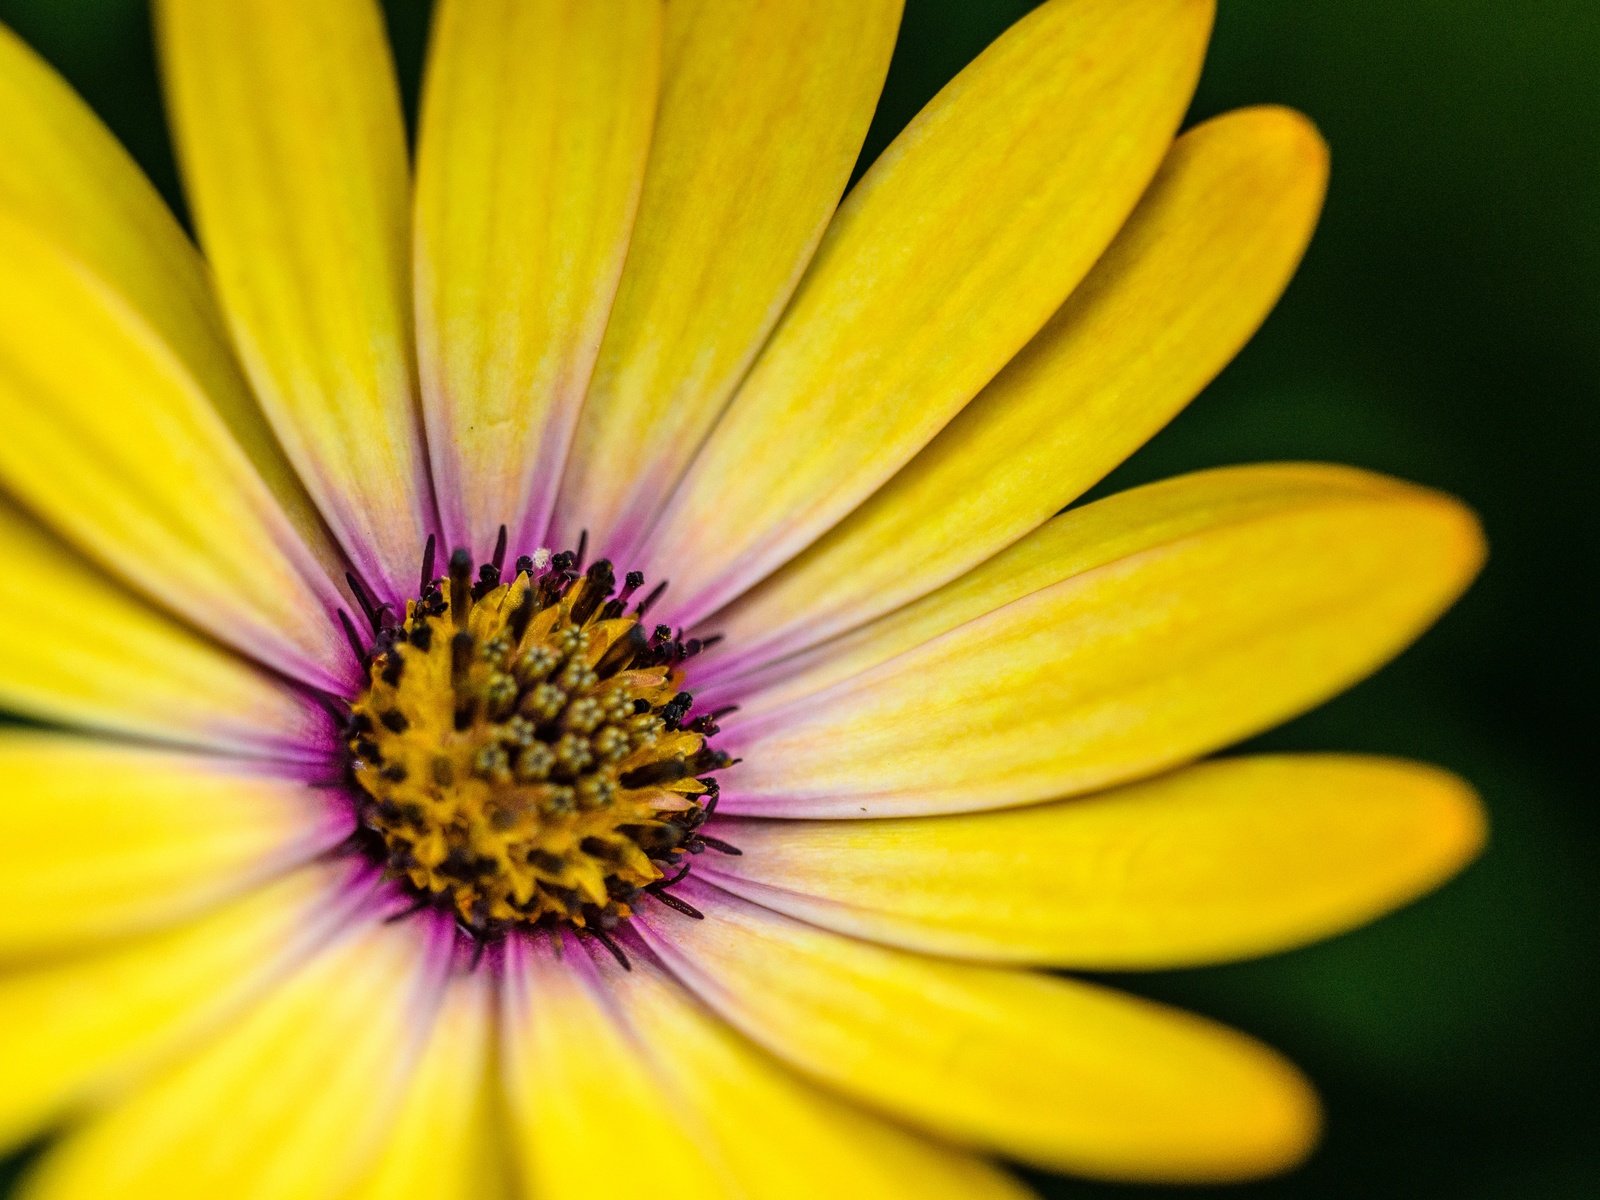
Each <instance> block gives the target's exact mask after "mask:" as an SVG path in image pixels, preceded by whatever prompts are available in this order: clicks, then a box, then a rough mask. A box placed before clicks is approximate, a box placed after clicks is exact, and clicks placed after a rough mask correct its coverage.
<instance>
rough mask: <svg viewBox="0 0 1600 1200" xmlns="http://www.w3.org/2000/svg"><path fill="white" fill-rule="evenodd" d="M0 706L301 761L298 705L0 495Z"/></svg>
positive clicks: (305, 706)
mask: <svg viewBox="0 0 1600 1200" xmlns="http://www.w3.org/2000/svg"><path fill="white" fill-rule="evenodd" d="M0 562H4V563H5V564H6V569H5V570H4V571H0V612H3V613H4V614H5V615H4V619H3V620H0V705H4V706H5V707H6V708H9V709H12V710H14V711H18V712H23V713H28V714H30V715H33V716H37V717H43V718H44V719H46V720H53V721H66V722H70V723H73V724H81V725H89V726H94V727H96V728H104V729H112V730H116V731H118V732H122V733H133V734H138V735H141V736H144V737H153V738H160V739H162V740H166V741H177V742H185V743H188V744H191V745H199V746H204V747H207V748H210V749H218V750H226V751H230V752H234V753H243V754H249V755H263V754H270V755H272V756H274V757H279V758H291V759H302V760H303V759H305V758H307V757H310V756H313V755H317V754H320V753H321V751H322V749H323V748H324V747H325V746H327V745H328V744H329V741H330V738H331V736H332V731H331V729H330V728H329V724H328V721H327V719H326V717H325V716H324V715H323V714H322V713H321V712H320V711H319V710H318V709H317V708H316V707H315V706H314V705H312V704H310V703H309V702H308V701H307V700H306V699H305V698H304V697H301V696H296V695H294V694H293V693H292V692H291V691H290V690H289V689H287V688H285V687H283V686H282V685H281V684H279V683H277V682H275V681H273V680H272V679H270V678H269V677H268V676H267V675H266V674H264V673H263V672H261V671H259V670H257V669H256V668H255V667H253V666H252V665H250V664H249V663H246V662H245V661H244V660H243V659H242V658H239V657H238V656H237V655H234V654H231V653H229V652H228V651H227V650H225V649H223V648H221V647H219V646H218V645H217V644H216V643H215V642H212V641H209V640H207V639H206V638H205V637H203V636H201V635H200V634H198V633H196V632H195V631H194V630H192V629H190V628H189V627H188V626H186V625H183V624H181V623H180V622H178V621H176V620H174V619H172V618H171V617H169V616H167V615H166V614H165V613H162V612H160V611H159V610H157V609H155V608H153V607H151V606H150V605H149V604H147V603H145V602H144V601H143V600H141V599H139V598H138V597H137V596H135V595H133V594H132V593H131V592H129V591H128V590H127V589H126V588H124V587H122V586H121V585H119V584H118V583H116V582H115V581H114V580H112V579H111V578H110V577H109V576H107V575H106V574H105V573H104V572H102V571H100V570H98V569H96V568H95V567H94V565H93V564H91V563H89V562H88V561H87V560H85V559H84V558H82V557H81V556H80V555H78V554H77V553H75V552H74V551H73V550H71V549H70V548H68V547H67V546H65V545H63V544H62V543H61V542H60V541H59V540H58V539H56V538H55V537H52V536H51V535H50V534H49V533H47V532H46V531H45V530H43V529H42V528H40V526H39V525H38V524H37V523H36V522H34V521H32V520H30V519H29V518H28V517H26V516H25V515H23V514H22V513H20V512H18V511H17V509H16V508H15V507H13V506H12V505H11V504H9V503H7V502H6V501H4V500H3V499H0Z"/></svg>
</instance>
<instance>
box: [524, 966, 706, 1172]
mask: <svg viewBox="0 0 1600 1200" xmlns="http://www.w3.org/2000/svg"><path fill="white" fill-rule="evenodd" d="M558 936H560V937H561V938H562V941H561V942H560V943H559V944H560V945H562V947H563V949H562V950H561V951H559V952H558V951H557V950H556V949H555V946H554V945H553V944H552V943H551V942H550V941H548V940H544V939H541V940H539V941H538V942H534V943H529V942H525V941H520V940H519V941H515V942H512V943H510V945H509V946H508V954H507V962H506V981H505V988H504V998H505V1008H504V1011H503V1013H502V1017H501V1023H502V1027H503V1029H504V1031H505V1045H504V1050H503V1054H504V1064H503V1070H504V1074H505V1082H506V1089H507V1097H508V1099H509V1102H510V1110H511V1145H512V1154H513V1157H514V1158H515V1159H516V1161H517V1164H518V1166H519V1169H520V1172H521V1177H522V1181H523V1190H524V1194H528V1195H533V1196H584V1195H590V1194H594V1195H606V1196H649V1195H654V1194H659V1193H663V1192H667V1193H669V1194H670V1190H671V1189H670V1188H669V1187H668V1181H669V1180H671V1179H681V1180H691V1179H692V1180H694V1188H693V1191H694V1192H695V1194H697V1195H699V1194H704V1195H710V1196H715V1195H717V1194H718V1192H719V1190H720V1186H721V1185H720V1181H719V1179H718V1176H717V1173H718V1169H719V1168H718V1166H717V1163H716V1161H715V1159H714V1158H713V1157H712V1156H711V1153H710V1150H709V1149H708V1147H707V1146H706V1144H705V1143H704V1141H703V1140H701V1139H700V1138H698V1137H694V1136H691V1132H692V1131H691V1130H689V1129H687V1128H686V1127H685V1126H684V1124H683V1122H682V1120H681V1119H680V1118H679V1117H678V1116H677V1115H676V1114H675V1113H674V1112H673V1110H672V1106H671V1105H670V1103H667V1102H666V1098H665V1097H664V1096H663V1095H662V1093H661V1088H660V1084H659V1082H658V1081H657V1080H656V1079H655V1077H654V1074H653V1073H652V1071H651V1069H650V1066H649V1064H648V1062H647V1061H646V1060H645V1058H644V1056H643V1055H642V1054H641V1053H640V1048H639V1047H638V1046H637V1045H636V1044H635V1043H634V1042H633V1041H632V1040H631V1039H630V1038H629V1036H628V1033H627V1031H626V1030H625V1029H623V1028H622V1027H620V1026H619V1025H618V1023H617V1021H616V1019H615V1018H614V1017H613V1016H612V1015H611V1012H610V1011H609V1006H608V1005H609V1002H608V1000H607V999H606V998H605V992H604V985H603V984H601V982H600V981H599V980H598V979H597V978H595V966H594V964H593V963H592V962H591V961H590V959H589V957H588V955H587V953H586V952H585V951H584V950H583V948H582V947H581V946H579V945H577V943H576V941H575V940H572V939H567V938H566V937H565V935H558ZM623 1131H626V1147H627V1149H626V1153H618V1136H619V1134H620V1133H622V1132H623Z"/></svg>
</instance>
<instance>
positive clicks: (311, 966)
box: [20, 920, 441, 1200]
mask: <svg viewBox="0 0 1600 1200" xmlns="http://www.w3.org/2000/svg"><path fill="white" fill-rule="evenodd" d="M418 929H419V927H418V926H417V925H414V924H409V923H402V924H399V925H385V924H382V923H380V922H378V921H376V920H373V921H369V922H364V923H362V924H361V925H359V926H357V927H356V928H355V929H354V930H353V931H351V932H348V933H347V934H346V935H345V936H343V937H341V938H339V939H338V940H337V941H336V942H335V943H334V944H332V945H331V946H330V947H329V948H328V949H326V950H324V951H323V952H322V953H321V954H319V955H318V956H317V958H316V959H315V960H313V961H312V962H310V963H308V964H307V965H305V966H304V967H302V968H301V969H300V970H299V971H297V972H296V973H295V974H294V975H293V976H291V977H290V978H288V979H287V980H285V981H284V982H283V983H282V984H280V985H279V986H277V987H276V988H274V989H273V991H272V992H271V993H270V994H269V995H267V996H266V997H265V998H264V999H262V1000H261V1002H260V1003H258V1004H256V1005H255V1006H254V1007H252V1008H251V1009H250V1010H249V1011H248V1012H246V1013H245V1014H244V1015H243V1016H242V1017H241V1018H240V1019H239V1020H237V1021H236V1022H235V1023H234V1024H233V1025H232V1026H231V1027H230V1028H228V1029H227V1030H226V1031H225V1032H223V1033H222V1034H221V1035H220V1036H219V1037H217V1038H216V1039H215V1040H214V1041H213V1042H211V1043H210V1044H209V1045H205V1046H203V1047H201V1048H199V1049H198V1050H197V1051H196V1052H195V1053H194V1054H193V1055H192V1056H191V1057H189V1058H187V1059H186V1060H185V1061H184V1062H182V1063H180V1064H179V1065H177V1066H176V1067H174V1068H173V1069H171V1070H169V1071H167V1072H165V1073H163V1074H162V1075H160V1076H158V1077H157V1078H156V1079H154V1080H153V1081H152V1082H151V1083H149V1084H148V1085H146V1086H144V1087H142V1088H140V1089H139V1090H137V1091H136V1092H134V1093H133V1094H132V1095H130V1096H128V1097H127V1098H126V1099H124V1100H123V1101H121V1102H120V1103H119V1104H117V1105H116V1106H115V1107H113V1108H111V1109H110V1110H109V1111H107V1112H106V1113H104V1114H103V1115H101V1116H99V1117H98V1118H96V1119H95V1120H93V1121H90V1122H89V1123H87V1124H86V1125H84V1126H82V1127H80V1128H79V1129H77V1130H75V1131H74V1132H73V1133H72V1134H70V1135H69V1136H68V1137H67V1138H66V1139H65V1140H64V1141H63V1142H61V1143H60V1144H58V1145H57V1146H56V1147H54V1148H53V1149H52V1151H51V1152H50V1153H49V1154H47V1155H46V1156H45V1158H44V1160H43V1161H42V1162H41V1163H40V1165H39V1167H38V1169H37V1170H36V1172H35V1173H34V1174H33V1175H32V1176H30V1177H29V1178H28V1179H27V1180H26V1181H25V1182H24V1184H23V1187H22V1189H21V1193H20V1194H21V1196H23V1197H26V1198H27V1200H46V1198H49V1200H82V1198H83V1197H87V1196H116V1197H119V1198H125V1200H189V1198H192V1200H215V1197H217V1196H224V1195H226V1196H238V1197H242V1198H246V1200H335V1198H336V1197H340V1196H342V1195H343V1194H344V1192H345V1190H346V1189H347V1188H348V1187H349V1186H351V1185H352V1183H353V1182H354V1181H355V1180H356V1178H358V1177H359V1175H360V1173H361V1172H362V1171H363V1170H364V1168H366V1166H367V1165H368V1163H369V1162H370V1161H371V1159H372V1156H373V1155H374V1154H375V1153H376V1151H377V1150H378V1148H379V1146H380V1145H381V1144H382V1140H383V1138H384V1136H385V1135H386V1134H387V1132H388V1130H389V1127H390V1125H391V1123H392V1121H393V1120H394V1117H395V1114H396V1112H397V1110H398V1108H399V1105H400V1099H401V1096H402V1095H403V1094H404V1089H405V1087H406V1085H407V1084H408V1083H409V1082H410V1079H411V1075H412V1071H413V1067H414V1063H415V1060H416V1058H417V1055H418V1052H419V1049H420V1046H421V1044H422V1042H423V1040H424V1039H425V1038H426V1036H427V1032H428V1028H429V1024H430V1022H431V1020H432V1016H433V1012H434V1008H435V1003H436V1002H435V1000H433V999H432V998H431V996H430V994H431V993H432V992H434V991H435V989H437V987H438V986H439V984H440V983H441V964H440V963H439V962H438V961H437V959H436V956H432V955H430V954H428V953H426V952H425V949H424V938H423V936H422V935H421V934H420V933H419V932H418Z"/></svg>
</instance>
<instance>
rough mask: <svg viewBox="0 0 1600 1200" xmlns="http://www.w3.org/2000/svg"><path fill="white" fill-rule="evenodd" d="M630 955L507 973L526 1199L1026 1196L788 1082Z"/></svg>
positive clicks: (637, 952) (959, 1157) (579, 948)
mask: <svg viewBox="0 0 1600 1200" xmlns="http://www.w3.org/2000/svg"><path fill="white" fill-rule="evenodd" d="M629 944H630V945H631V946H633V947H634V950H633V954H632V959H633V961H632V963H631V970H629V971H626V972H625V971H623V970H622V968H621V967H619V966H618V965H617V964H616V963H615V962H613V961H612V960H611V959H610V958H609V957H608V956H604V951H598V952H597V949H596V948H595V947H592V946H591V947H588V948H585V947H584V946H583V945H581V944H579V943H577V942H575V941H572V940H570V939H569V940H568V941H566V942H565V944H564V946H563V948H562V952H561V957H560V958H557V957H556V956H555V954H554V953H551V952H549V951H548V950H545V949H539V950H535V951H533V952H532V953H530V954H527V955H525V956H522V955H519V956H518V957H517V958H516V959H515V960H514V969H513V974H512V980H513V987H512V991H511V993H510V996H511V1000H510V1006H509V1009H508V1012H507V1020H506V1029H507V1032H508V1042H507V1059H506V1062H507V1075H508V1079H509V1080H510V1082H511V1087H512V1099H513V1111H514V1112H516V1113H517V1114H518V1119H519V1121H520V1128H521V1130H522V1138H521V1144H522V1149H523V1153H524V1155H525V1161H526V1163H527V1164H528V1168H529V1171H528V1176H527V1182H528V1185H529V1189H530V1191H531V1192H532V1193H533V1194H535V1195H541V1196H542V1195H550V1196H566V1195H583V1194H588V1195H604V1196H611V1195H617V1196H623V1195H645V1194H666V1195H676V1194H677V1193H678V1192H680V1191H683V1192H689V1191H692V1192H693V1193H694V1194H695V1195H698V1196H704V1197H707V1198H708V1200H715V1198H716V1197H727V1198H728V1200H735V1198H742V1200H787V1198H790V1197H793V1198H795V1200H799V1198H801V1197H812V1196H816V1195H817V1194H819V1192H820V1191H822V1190H823V1189H825V1188H827V1187H828V1186H830V1185H835V1186H836V1185H838V1184H839V1183H841V1182H843V1181H848V1183H849V1187H850V1195H851V1196H852V1197H855V1196H860V1197H863V1198H866V1197H884V1198H888V1197H900V1196H906V1195H917V1196H929V1197H952V1198H954V1197H958V1196H959V1197H969V1196H970V1197H1010V1198H1015V1197H1021V1196H1025V1195H1026V1194H1027V1193H1026V1191H1025V1190H1024V1189H1022V1188H1021V1187H1020V1185H1018V1184H1016V1183H1014V1182H1012V1181H1010V1180H1009V1179H1007V1178H1006V1177H1005V1176H1004V1175H1003V1174H1001V1173H1000V1172H998V1171H996V1170H994V1169H992V1168H990V1167H988V1166H986V1165H985V1164H983V1163H981V1162H978V1161H976V1160H973V1159H970V1158H968V1157H967V1156H965V1155H963V1154H959V1153H956V1152H953V1151H950V1150H948V1149H945V1148H943V1147H940V1146H937V1145H935V1144H933V1143H931V1142H925V1141H922V1140H920V1139H918V1138H916V1137H914V1136H909V1135H907V1134H906V1133H905V1132H903V1131H901V1130H898V1129H896V1128H894V1127H892V1126H890V1125H888V1124H886V1123H884V1122H882V1121H880V1120H878V1119H876V1118H874V1117H872V1116H870V1115H868V1114H866V1113H863V1112H860V1111H858V1110H855V1109H853V1108H851V1107H849V1106H847V1105H845V1104H843V1103H841V1102H840V1101H838V1100H837V1099H835V1098H833V1097H832V1096H830V1095H828V1094H827V1093H825V1092H823V1091H821V1090H820V1089H817V1088H814V1087H812V1086H811V1085H809V1084H808V1083H806V1082H804V1081H802V1080H800V1079H798V1078H796V1077H795V1076H793V1075H791V1074H790V1073H789V1071H788V1070H787V1069H785V1068H784V1067H783V1066H782V1065H781V1064H779V1063H778V1062H777V1061H776V1060H774V1059H772V1058H771V1057H769V1056H768V1055H767V1054H765V1053H764V1052H763V1051H761V1050H759V1049H758V1048H756V1047H754V1046H752V1045H751V1044H750V1043H749V1042H747V1041H745V1040H744V1039H743V1038H742V1037H740V1036H739V1035H738V1034H737V1033H735V1032H734V1031H733V1030H732V1029H730V1028H728V1027H727V1026H726V1025H724V1024H723V1023H722V1022H720V1021H719V1020H718V1019H717V1018H716V1017H715V1016H713V1015H712V1014H710V1013H708V1012H707V1011H706V1010H705V1009H704V1008H702V1007H701V1006H700V1005H699V1004H697V1003H696V1002H695V1001H694V1000H693V998H691V997H690V996H688V995H687V994H685V992H684V991H683V989H682V988H681V987H679V986H678V984H677V983H676V982H675V981H674V980H673V979H672V978H671V977H670V976H669V975H668V974H666V973H665V972H664V971H663V970H662V969H661V968H660V967H659V966H658V965H656V964H655V962H654V961H653V959H652V958H651V957H650V956H649V954H648V953H646V952H642V948H641V947H639V945H638V943H636V942H630V943H629ZM619 1130H626V1131H627V1136H628V1145H629V1153H628V1154H627V1155H618V1154H616V1153H615V1149H614V1148H615V1146H616V1139H617V1137H618V1131H619ZM641 1137H643V1138H644V1139H645V1140H644V1141H640V1140H639V1139H640V1138H641ZM653 1150H654V1151H664V1152H665V1157H662V1156H660V1155H659V1154H657V1153H652V1151H653Z"/></svg>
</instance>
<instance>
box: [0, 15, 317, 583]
mask: <svg viewBox="0 0 1600 1200" xmlns="http://www.w3.org/2000/svg"><path fill="white" fill-rule="evenodd" d="M0 145H3V146H4V147H5V153H4V155H0V212H4V213H6V214H7V215H9V216H10V217H12V218H14V219H16V220H17V221H19V222H20V223H21V224H24V225H26V226H28V227H30V228H32V229H33V230H34V231H35V232H36V233H37V234H39V235H41V236H43V237H45V238H47V239H48V240H51V241H53V242H55V243H56V244H57V245H58V246H59V247H60V248H61V250H62V251H63V253H65V254H66V255H67V256H68V257H71V258H74V259H76V260H78V261H79V262H80V263H82V264H83V267H84V269H85V270H86V271H87V272H88V273H89V274H91V275H93V276H94V277H95V278H97V279H99V280H100V281H101V282H102V284H103V285H104V286H105V287H106V288H107V289H109V290H110V291H111V292H113V293H115V294H117V295H119V296H121V297H122V298H123V299H124V300H125V302H126V303H127V305H128V307H129V308H131V309H133V310H134V311H135V312H137V313H138V314H139V315H140V316H141V317H142V318H143V319H144V320H145V321H147V322H148V323H149V325H150V327H151V329H152V330H153V332H154V334H155V335H156V336H157V337H158V338H159V339H160V340H161V341H162V342H164V343H165V345H166V346H167V347H169V348H170V350H171V352H172V353H173V354H174V355H175V356H176V357H177V358H179V359H181V360H182V362H183V365H184V368H185V369H186V370H187V371H188V372H189V373H190V374H191V375H192V376H193V377H194V379H195V381H196V382H197V383H198V385H199V387H200V389H201V390H202V391H203V392H204V393H205V394H206V396H207V397H208V398H209V399H210V400H211V402H212V403H213V404H214V405H216V407H217V411H218V412H219V413H220V414H221V415H222V418H223V419H224V420H225V421H226V422H227V425H228V429H229V430H230V431H231V432H232V434H233V436H234V437H235V438H236V439H237V440H238V442H239V444H240V445H241V446H242V447H243V448H244V450H245V452H246V453H247V454H249V456H250V461H251V462H252V463H253V464H254V466H255V468H256V470H257V471H259V472H260V474H261V476H262V478H263V479H265V480H266V482H267V483H268V484H269V485H270V486H271V488H272V489H273V491H274V493H275V494H276V495H277V498H278V500H279V501H280V503H282V505H283V506H284V510H285V512H286V514H287V515H288V516H289V517H290V519H292V520H293V521H294V524H295V528H296V530H297V531H298V532H299V533H300V536H301V537H302V538H304V539H305V541H306V543H307V545H309V546H311V547H313V548H314V549H316V550H317V551H318V552H319V554H320V555H321V556H322V557H323V558H324V560H325V561H327V562H328V563H330V564H331V563H332V561H333V556H332V553H331V546H330V545H329V543H328V542H327V536H326V533H325V532H324V530H323V528H322V524H321V518H319V517H318V516H317V514H316V511H315V509H314V508H313V507H312V505H311V501H310V497H308V496H307V495H306V493H305V488H304V487H303V486H301V484H300V480H299V478H298V476H296V475H295V474H294V471H293V470H292V469H291V468H290V466H289V463H288V460H287V459H285V458H284V456H283V451H282V450H281V449H280V448H279V446H278V442H277V439H276V438H275V437H274V436H273V435H272V432H271V430H270V429H269V428H268V426H267V423H266V420H265V419H264V418H263V417H262V415H261V410H260V409H259V408H258V407H257V405H256V402H255V398H254V397H253V396H251V395H250V392H249V389H248V387H246V385H245V383H244V378H243V376H242V375H241V374H240V372H239V368H238V366H237V364H236V363H235V362H234V359H233V351H232V348H231V347H230V346H229V343H228V336H227V331H226V329H225V328H224V326H223V321H222V314H221V312H220V311H219V309H218V308H217V303H216V299H215V297H214V296H213V295H212V292H211V284H210V281H209V280H208V279H207V277H206V273H205V267H204V266H203V264H202V263H201V261H200V256H199V254H197V253H196V252H195V249H194V247H193V245H191V244H190V242H189V239H188V238H187V237H185V236H184V234H183V231H182V230H181V229H179V228H178V223H177V221H175V220H174V219H173V217H172V214H171V212H169V211H168V209H167V206H166V205H165V204H164V203H163V202H162V201H161V198H160V197H159V196H158V195H157V194H156V190H155V188H153V187H151V186H150V183H149V181H148V180H147V179H146V178H145V177H144V175H143V174H142V173H141V172H140V170H139V168H138V167H137V166H136V165H135V164H134V161H133V159H132V158H130V157H129V156H128V154H127V152H126V151H124V150H123V148H122V147H121V146H120V145H119V144H118V143H117V140H116V138H114V137H113V136H112V135H111V132H110V131H109V130H108V129H106V127H105V126H104V125H102V124H101V123H100V120H99V118H98V117H96V116H95V115H94V113H93V112H92V111H91V110H90V108H89V106H88V105H87V104H85V103H84V102H83V101H82V100H80V99H79V98H78V97H77V95H76V94H75V93H74V92H73V91H72V89H71V88H70V87H69V86H68V85H67V83H66V81H65V80H63V79H62V78H61V77H60V76H59V75H57V74H56V73H55V72H54V71H53V70H51V68H50V67H49V66H48V65H47V64H46V63H45V62H44V60H43V59H41V58H39V57H38V56H37V55H36V54H34V53H33V51H32V50H30V49H29V48H28V47H27V46H26V45H25V44H24V43H23V42H22V41H21V39H19V38H18V37H17V36H16V35H15V34H13V33H12V32H11V31H10V30H9V29H6V28H4V27H3V26H0Z"/></svg>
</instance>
